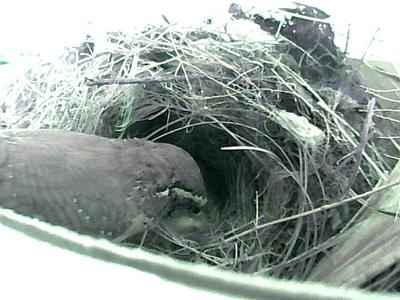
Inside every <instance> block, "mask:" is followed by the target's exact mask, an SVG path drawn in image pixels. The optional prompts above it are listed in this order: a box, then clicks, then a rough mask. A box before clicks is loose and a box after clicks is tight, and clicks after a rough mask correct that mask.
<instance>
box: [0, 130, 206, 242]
mask: <svg viewBox="0 0 400 300" xmlns="http://www.w3.org/2000/svg"><path fill="white" fill-rule="evenodd" d="M179 191H183V193H180V192H179ZM185 193H186V194H185ZM182 195H183V196H182ZM190 195H191V196H193V197H190ZM204 195H205V187H204V183H203V179H202V177H201V173H200V170H199V168H198V166H197V164H196V163H195V161H194V160H193V159H192V158H191V156H190V155H189V154H188V153H186V152H185V151H184V150H182V149H180V148H178V147H176V146H173V145H169V144H162V143H153V142H149V141H145V140H140V139H132V140H118V139H108V138H103V137H98V136H94V135H88V134H80V133H74V132H69V131H64V130H45V129H43V130H3V131H0V206H1V207H4V208H9V209H13V210H15V211H16V212H18V213H21V214H24V215H28V216H31V217H36V218H39V219H41V220H43V221H46V222H49V223H51V224H54V225H60V226H63V227H66V228H68V229H71V230H74V231H77V232H80V233H83V234H90V235H94V236H104V237H107V238H109V239H114V240H115V241H122V240H124V239H126V238H127V237H129V236H131V235H132V234H135V233H138V232H140V231H143V230H145V229H147V228H149V227H151V226H153V225H156V224H157V223H158V221H160V219H161V218H162V217H163V216H164V215H165V214H166V213H167V212H168V210H170V209H172V208H173V206H179V205H188V204H190V203H192V204H194V205H199V206H201V205H202V204H204V203H203V201H204V198H202V197H201V196H204Z"/></svg>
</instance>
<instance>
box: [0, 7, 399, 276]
mask: <svg viewBox="0 0 400 300" xmlns="http://www.w3.org/2000/svg"><path fill="white" fill-rule="evenodd" d="M231 13H232V21H230V22H228V23H227V24H226V25H225V26H224V27H223V28H222V29H218V28H215V27H212V26H211V25H212V24H211V25H210V24H208V25H205V26H204V27H203V28H194V29H193V28H179V27H178V26H176V25H172V24H166V25H165V26H147V27H145V28H140V29H138V30H136V31H135V32H133V33H126V32H124V33H122V32H112V33H108V34H107V37H106V38H105V40H104V41H103V45H100V43H99V44H98V43H97V42H96V41H93V40H91V38H90V37H88V40H87V41H85V42H84V43H82V45H80V46H79V47H71V48H68V49H66V51H65V53H64V54H63V55H62V56H61V57H60V58H59V59H57V60H52V61H43V60H41V61H40V62H39V63H38V65H37V66H35V67H34V68H31V69H30V70H29V71H28V72H26V74H25V76H24V78H23V79H19V80H17V81H14V82H12V84H11V85H10V89H9V93H8V95H7V101H8V102H7V103H8V104H7V110H8V111H9V112H10V111H11V112H13V113H14V116H15V118H14V119H10V120H9V121H8V122H5V123H4V126H6V127H11V128H16V127H17V128H23V127H27V128H66V129H69V130H73V131H78V132H86V133H95V134H98V135H102V136H106V137H116V138H122V137H141V138H146V139H149V140H153V141H158V142H167V143H171V144H174V145H177V146H180V147H182V148H183V149H185V150H186V151H187V152H188V153H190V154H191V155H192V157H193V158H194V159H195V160H196V162H197V163H198V165H199V166H200V169H201V171H202V174H203V177H204V180H205V184H206V187H207V191H208V197H209V201H208V205H207V206H206V207H205V208H204V211H203V212H201V214H203V217H204V216H206V219H201V220H203V221H201V220H200V221H198V222H197V223H196V224H197V229H199V230H197V231H195V232H194V233H191V234H187V235H181V234H178V233H177V232H175V231H174V228H173V226H168V225H167V224H163V223H162V224H160V226H159V227H158V228H157V229H156V230H154V231H153V232H148V233H147V234H145V235H141V237H140V239H139V240H138V241H136V243H140V244H141V246H143V247H146V248H148V249H152V250H154V251H158V252H162V253H167V254H169V255H171V256H174V257H177V258H180V259H184V260H188V261H205V262H207V263H209V264H212V265H218V266H220V267H223V268H227V269H230V270H235V271H241V272H246V273H257V274H268V275H273V276H277V277H284V278H296V279H304V278H306V277H307V276H308V274H310V272H311V270H312V269H313V267H314V265H315V264H316V263H317V262H318V260H319V259H320V258H321V253H322V252H323V251H325V250H327V249H329V248H330V247H332V246H333V245H335V244H336V242H337V241H338V240H339V239H340V237H341V236H342V235H343V234H344V233H345V232H346V231H347V229H348V228H349V227H351V226H352V224H353V223H354V222H355V220H356V219H357V215H358V211H359V209H360V207H361V204H360V203H359V202H358V201H357V199H359V198H358V197H355V196H356V195H358V194H362V193H366V192H368V191H370V190H371V189H372V187H373V186H374V185H375V184H376V183H377V181H378V179H379V178H380V177H381V176H382V174H384V170H390V169H391V168H392V167H393V166H392V165H390V164H389V163H388V162H387V161H386V160H385V159H384V157H383V155H384V150H383V149H381V148H379V147H378V146H377V145H376V143H375V139H374V138H371V131H372V127H373V126H372V125H373V122H372V118H371V116H372V111H373V109H374V107H373V105H374V101H373V100H372V101H369V100H371V99H372V98H371V97H370V95H369V94H367V92H366V91H365V90H364V89H363V88H361V87H360V83H359V80H358V77H357V73H356V71H355V70H353V69H352V68H351V67H350V66H348V65H347V64H346V60H345V56H344V54H343V53H341V52H340V51H339V50H338V48H337V47H336V46H335V45H334V34H333V31H332V28H331V26H330V25H329V23H326V22H325V21H324V20H323V18H324V16H321V15H320V14H319V13H320V12H318V11H317V12H315V11H314V12H312V11H311V12H310V11H308V10H307V9H304V8H303V9H302V10H299V11H297V14H296V16H291V17H290V18H286V19H284V20H283V21H282V20H277V19H274V18H273V17H263V16H261V15H257V14H255V15H251V16H249V15H246V14H244V13H243V12H242V11H241V10H240V8H238V7H235V6H232V7H231ZM288 13H290V12H288ZM302 15H303V16H304V18H303V17H302ZM310 17H311V18H310ZM296 32H297V34H295V33H296ZM368 103H369V104H368ZM3 122H4V121H3ZM375 131H376V132H377V134H379V131H378V130H377V129H376V128H375ZM353 199H354V200H353ZM199 215H200V213H199ZM194 218H195V217H194ZM204 220H206V221H204ZM127 245H128V246H129V244H127Z"/></svg>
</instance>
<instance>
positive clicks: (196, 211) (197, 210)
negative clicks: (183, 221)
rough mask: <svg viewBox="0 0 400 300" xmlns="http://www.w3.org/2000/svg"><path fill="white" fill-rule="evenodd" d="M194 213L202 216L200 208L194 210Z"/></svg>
mask: <svg viewBox="0 0 400 300" xmlns="http://www.w3.org/2000/svg"><path fill="white" fill-rule="evenodd" d="M192 213H193V214H195V215H198V214H200V208H198V207H196V208H194V209H193V210H192Z"/></svg>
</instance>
